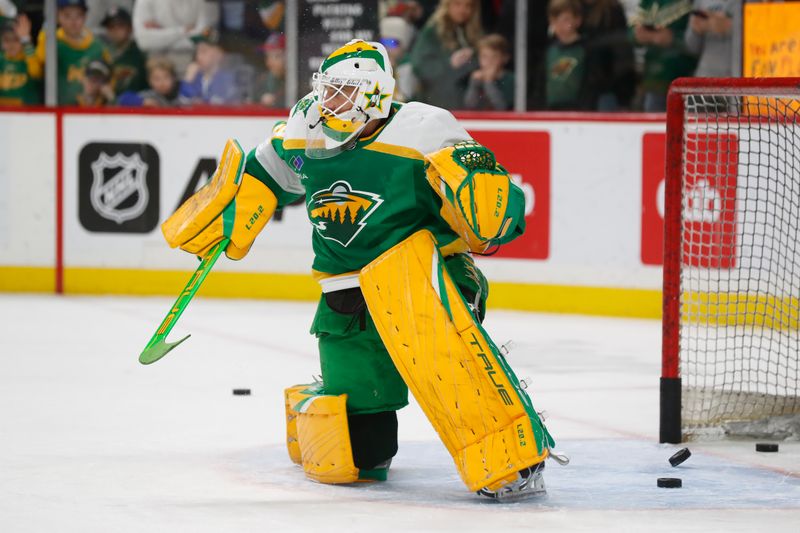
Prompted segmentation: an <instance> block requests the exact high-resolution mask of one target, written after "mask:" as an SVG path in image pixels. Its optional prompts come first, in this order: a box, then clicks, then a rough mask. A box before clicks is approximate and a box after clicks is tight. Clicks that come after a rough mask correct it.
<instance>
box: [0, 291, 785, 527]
mask: <svg viewBox="0 0 800 533" xmlns="http://www.w3.org/2000/svg"><path fill="white" fill-rule="evenodd" d="M171 303H172V301H171V300H170V299H166V298H144V299H142V298H88V297H84V298H81V297H50V296H10V295H0V324H2V335H1V336H0V357H1V358H2V359H1V360H0V361H1V362H2V370H0V531H1V532H27V531H31V532H42V531H46V532H53V531H58V532H62V531H67V532H72V531H75V532H78V531H80V532H95V531H96V532H107V531H131V532H134V531H135V532H139V531H148V532H151V531H191V532H195V531H197V532H205V531H209V532H210V531H236V532H239V531H259V532H271V531H276V532H277V531H291V532H304V531H315V532H320V531H333V532H335V531H381V532H383V531H459V532H462V531H484V532H487V533H495V532H499V531H505V530H510V529H515V530H519V529H522V530H530V531H536V532H540V531H655V530H661V531H667V530H671V531H675V530H679V531H726V532H728V531H770V532H771V533H772V532H778V531H793V532H795V531H798V530H799V529H798V524H800V443H796V442H795V443H786V442H785V443H781V448H780V452H779V453H777V454H759V453H756V452H755V451H754V447H753V443H752V442H748V441H741V442H708V443H692V444H688V446H689V448H690V449H691V450H692V453H693V455H692V457H691V458H690V459H689V460H688V461H687V462H685V463H684V464H683V465H681V466H679V467H678V468H672V467H670V466H669V463H668V462H667V458H668V457H669V456H670V455H671V454H672V453H674V451H675V450H676V449H678V446H666V445H659V444H657V430H658V376H659V370H660V356H659V353H660V335H661V326H660V323H659V322H657V321H640V320H618V319H603V318H587V317H574V316H555V315H541V314H529V313H513V312H506V311H490V313H489V317H488V320H487V324H486V326H487V330H488V331H489V333H490V334H491V335H492V336H493V338H494V339H495V340H496V341H497V342H499V343H503V342H505V341H506V340H508V339H513V340H514V344H515V348H514V350H513V351H512V352H511V354H510V355H509V361H510V362H511V364H512V366H513V367H514V368H515V370H516V372H517V374H518V375H519V376H520V377H530V378H531V380H530V381H531V385H530V388H529V391H530V392H531V395H532V397H533V401H534V405H535V406H536V408H537V409H539V410H543V411H545V412H546V414H547V423H548V426H549V428H550V430H551V432H552V433H553V435H554V436H555V438H556V440H557V443H558V448H557V449H558V450H560V451H562V452H564V453H567V454H569V455H570V457H571V459H572V462H571V464H570V465H569V466H567V467H560V466H559V465H557V464H556V463H554V462H550V463H549V464H548V467H547V469H546V471H545V479H546V482H547V485H548V495H547V496H546V497H544V498H542V499H540V500H532V501H525V502H520V503H516V504H502V505H498V504H496V503H494V502H489V501H484V500H481V499H479V498H478V497H476V496H474V495H472V494H470V493H469V492H467V491H466V490H465V489H464V488H463V486H462V484H461V482H460V480H459V478H458V476H457V474H456V472H455V469H454V467H453V465H452V461H451V459H450V458H449V456H448V455H447V452H446V451H445V449H444V447H443V446H442V445H441V444H440V443H439V441H438V440H437V438H436V435H435V434H434V432H433V431H432V429H431V428H430V426H429V425H428V423H427V421H426V420H425V418H424V416H423V415H422V413H421V411H420V410H419V407H418V406H416V405H413V404H412V405H411V406H409V407H408V408H406V409H404V410H403V411H401V412H400V425H401V429H400V441H401V442H400V448H401V449H400V452H399V454H398V456H397V458H396V460H395V462H394V464H393V466H392V471H391V473H390V479H389V481H388V482H386V483H381V484H372V485H359V486H355V487H335V486H325V485H320V484H315V483H311V482H308V481H306V480H305V479H304V478H303V475H302V472H301V471H300V470H299V469H298V468H297V467H295V466H294V465H292V464H291V463H290V461H289V459H288V457H287V456H286V452H285V450H284V448H283V444H282V443H283V439H284V427H283V404H282V396H281V391H282V389H283V387H285V386H287V385H291V384H293V383H298V382H304V381H308V380H309V379H310V378H311V376H312V374H316V373H318V364H317V358H316V343H315V341H314V339H313V338H312V337H311V336H310V335H308V333H307V331H308V326H309V323H310V320H311V316H312V314H313V305H312V304H308V303H285V302H281V303H277V302H263V301H262V302H257V301H236V300H211V299H202V298H200V299H197V300H195V301H194V302H192V304H191V305H190V306H189V308H188V310H187V311H186V313H185V314H184V316H183V317H182V318H181V321H180V322H179V324H178V326H177V327H176V329H175V331H173V334H172V336H171V338H178V337H179V335H181V334H182V333H184V334H185V333H186V332H190V333H192V338H191V339H189V340H188V341H187V342H186V343H184V344H183V345H182V346H180V347H179V348H177V349H176V350H175V351H173V352H171V353H170V354H169V355H168V356H167V357H166V358H164V359H163V360H162V361H159V362H157V363H155V364H153V365H151V366H149V367H144V366H141V365H139V363H138V362H137V357H138V354H139V352H140V351H141V349H142V348H143V347H144V345H145V344H146V343H147V341H148V340H149V338H150V336H151V335H152V333H153V331H154V329H155V328H156V326H157V325H158V323H159V322H160V320H161V318H163V315H164V313H165V312H166V311H167V309H168V308H169V305H170V304H171ZM234 388H250V389H252V391H253V394H252V395H251V396H233V395H232V389H234ZM666 476H672V477H681V478H682V479H683V488H681V489H660V488H657V487H656V478H657V477H666Z"/></svg>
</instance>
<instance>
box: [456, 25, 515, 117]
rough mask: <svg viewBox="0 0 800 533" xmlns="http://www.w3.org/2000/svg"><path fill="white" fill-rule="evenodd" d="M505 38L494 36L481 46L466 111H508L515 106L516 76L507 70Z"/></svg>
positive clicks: (468, 91) (509, 55)
mask: <svg viewBox="0 0 800 533" xmlns="http://www.w3.org/2000/svg"><path fill="white" fill-rule="evenodd" d="M510 48H511V47H510V45H509V44H508V41H507V40H506V38H505V37H503V36H502V35H500V34H497V33H492V34H491V35H487V36H486V37H484V38H483V39H481V40H480V41H479V42H478V64H479V65H480V68H479V69H478V70H476V71H475V72H473V73H472V75H471V76H470V80H469V87H468V88H467V94H466V95H465V96H464V105H465V107H466V108H467V109H483V110H493V111H508V110H509V109H511V108H512V107H513V106H514V74H512V73H511V72H509V71H507V70H506V65H507V64H508V61H509V59H511V51H510Z"/></svg>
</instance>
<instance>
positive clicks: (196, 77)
mask: <svg viewBox="0 0 800 533" xmlns="http://www.w3.org/2000/svg"><path fill="white" fill-rule="evenodd" d="M194 40H196V41H197V50H196V52H195V60H194V62H193V63H191V64H190V65H189V67H188V68H187V69H186V74H185V76H184V79H183V83H181V95H183V96H185V97H186V98H189V99H190V100H191V101H192V103H195V104H212V105H233V104H238V103H240V102H241V100H242V98H241V88H240V87H239V86H238V84H237V83H236V76H235V75H234V73H233V72H232V71H230V70H228V69H226V68H224V67H223V61H224V60H225V51H224V50H223V49H222V47H221V46H220V44H219V34H218V33H217V32H216V31H206V32H204V33H202V34H200V35H198V36H196V37H195V38H194Z"/></svg>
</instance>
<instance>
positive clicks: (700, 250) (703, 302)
mask: <svg viewBox="0 0 800 533" xmlns="http://www.w3.org/2000/svg"><path fill="white" fill-rule="evenodd" d="M666 150H667V152H666V160H667V163H666V176H665V178H666V185H665V203H664V207H665V213H664V218H665V233H664V285H663V337H662V371H661V408H660V410H661V412H660V435H659V439H660V441H661V442H671V443H677V442H681V441H683V440H690V439H692V438H698V437H715V436H724V435H737V434H738V435H742V436H751V437H756V436H758V437H769V436H771V437H772V438H785V437H786V436H790V435H792V431H795V432H796V431H797V430H798V428H800V416H798V413H800V397H798V394H800V370H798V367H800V363H799V362H798V358H799V357H800V356H799V355H798V354H800V335H799V332H800V317H799V316H798V312H799V311H798V308H800V305H798V304H799V303H800V301H799V300H800V229H798V228H799V227H800V78H730V79H729V78H722V79H709V78H704V79H701V78H685V79H679V80H676V81H675V82H674V83H673V84H672V86H671V87H670V92H669V95H668V99H667V147H666ZM782 422H785V423H787V424H786V425H787V426H788V427H789V429H788V430H787V429H786V428H784V427H781V425H780V424H781V423H782ZM792 428H793V430H792ZM794 436H795V437H800V435H797V434H796V433H795V434H794Z"/></svg>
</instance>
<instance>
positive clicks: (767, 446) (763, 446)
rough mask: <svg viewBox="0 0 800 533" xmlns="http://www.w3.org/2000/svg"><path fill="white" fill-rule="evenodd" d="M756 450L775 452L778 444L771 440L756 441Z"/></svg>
mask: <svg viewBox="0 0 800 533" xmlns="http://www.w3.org/2000/svg"><path fill="white" fill-rule="evenodd" d="M756 451H757V452H777V451H778V445H777V444H773V443H771V442H757V443H756Z"/></svg>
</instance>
